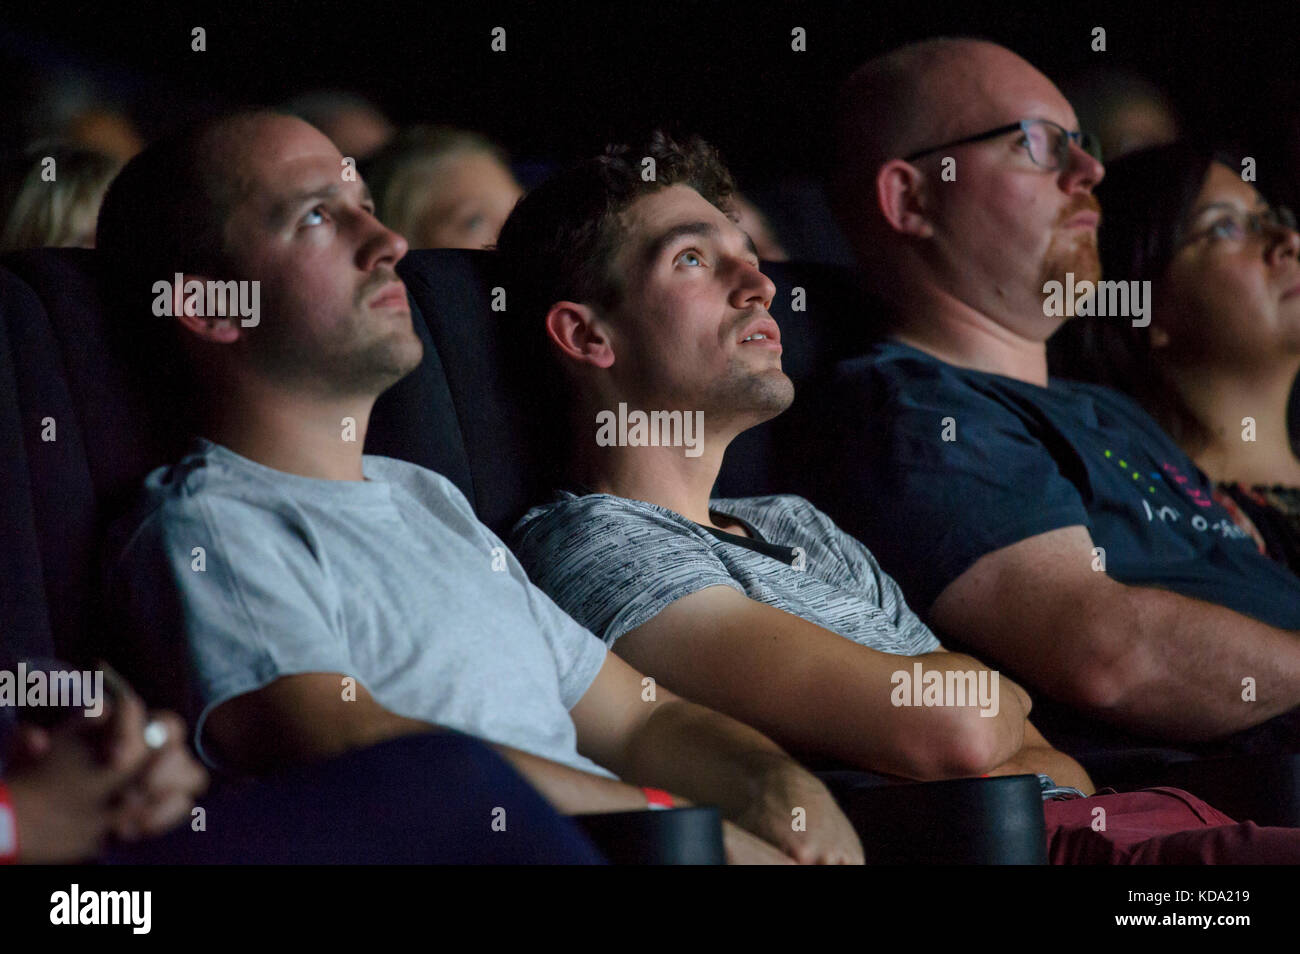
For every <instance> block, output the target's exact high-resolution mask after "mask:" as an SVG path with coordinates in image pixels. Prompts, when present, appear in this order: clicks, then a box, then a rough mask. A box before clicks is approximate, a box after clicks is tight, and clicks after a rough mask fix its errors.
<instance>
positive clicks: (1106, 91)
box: [1061, 67, 1180, 162]
mask: <svg viewBox="0 0 1300 954" xmlns="http://www.w3.org/2000/svg"><path fill="white" fill-rule="evenodd" d="M1061 92H1062V93H1063V94H1064V95H1065V98H1066V99H1068V100H1069V101H1070V103H1071V105H1073V106H1074V111H1075V114H1076V115H1077V116H1078V117H1079V125H1080V126H1081V127H1082V128H1083V129H1090V130H1092V131H1093V132H1094V134H1095V135H1096V136H1097V138H1098V140H1100V142H1101V155H1102V158H1103V159H1105V160H1106V161H1107V162H1112V161H1114V160H1115V159H1118V158H1119V157H1120V156H1123V155H1127V154H1128V153H1130V152H1136V151H1137V150H1139V149H1146V148H1149V147H1151V146H1162V145H1164V144H1165V143H1170V142H1173V141H1174V140H1175V139H1177V138H1178V137H1179V135H1180V132H1179V122H1178V114H1177V113H1176V112H1175V111H1174V107H1173V104H1172V103H1171V102H1170V101H1169V97H1168V96H1167V95H1165V93H1164V91H1163V90H1161V89H1160V87H1158V86H1157V85H1156V84H1155V83H1152V82H1151V81H1150V80H1148V79H1146V78H1145V77H1143V76H1141V75H1139V74H1137V73H1134V72H1132V71H1131V70H1125V69H1116V68H1114V67H1109V68H1099V69H1091V70H1088V71H1086V72H1084V73H1081V74H1079V75H1078V76H1076V77H1074V78H1073V79H1072V80H1070V81H1069V82H1066V83H1063V84H1062V85H1061Z"/></svg>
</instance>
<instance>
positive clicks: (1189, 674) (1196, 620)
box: [1101, 587, 1300, 740]
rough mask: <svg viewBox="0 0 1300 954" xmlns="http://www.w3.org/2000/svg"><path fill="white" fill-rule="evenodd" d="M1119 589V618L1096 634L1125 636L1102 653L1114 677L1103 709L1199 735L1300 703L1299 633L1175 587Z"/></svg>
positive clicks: (1160, 728) (1162, 729)
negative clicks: (1121, 595)
mask: <svg viewBox="0 0 1300 954" xmlns="http://www.w3.org/2000/svg"><path fill="white" fill-rule="evenodd" d="M1124 589H1125V591H1126V593H1125V595H1126V597H1127V599H1126V600H1124V601H1123V603H1122V604H1121V606H1122V608H1123V611H1124V612H1123V617H1124V618H1123V623H1122V624H1120V627H1119V628H1118V629H1117V628H1108V629H1107V630H1106V635H1104V636H1102V637H1101V638H1102V639H1103V640H1108V641H1109V643H1110V645H1112V646H1113V645H1115V642H1116V639H1115V637H1116V635H1117V634H1118V636H1119V639H1122V640H1124V641H1125V642H1126V643H1127V646H1126V647H1117V648H1116V649H1115V650H1112V651H1110V652H1109V653H1106V654H1105V655H1106V656H1107V658H1108V660H1109V664H1110V672H1109V674H1108V675H1109V677H1110V681H1111V686H1112V696H1111V698H1109V699H1106V700H1105V701H1106V702H1108V703H1109V705H1108V706H1106V708H1107V709H1109V711H1108V712H1104V713H1103V714H1104V715H1106V716H1107V717H1109V718H1111V719H1112V720H1114V721H1119V722H1121V723H1124V724H1128V725H1136V726H1141V727H1142V728H1143V729H1145V730H1146V731H1148V732H1150V733H1152V734H1157V735H1163V736H1167V737H1170V738H1180V739H1191V740H1199V739H1208V738H1214V737H1217V736H1222V735H1225V734H1227V733H1230V732H1234V731H1238V730H1240V729H1244V728H1247V727H1249V726H1252V725H1257V724H1258V723H1260V722H1263V721H1265V720H1267V719H1269V718H1272V717H1273V716H1275V715H1278V714H1280V713H1282V712H1286V711H1287V710H1289V709H1291V708H1294V707H1295V706H1296V705H1297V704H1300V638H1298V634H1295V633H1290V632H1287V631H1285V630H1280V629H1276V628H1274V627H1272V626H1268V625H1266V624H1264V623H1260V622H1258V621H1256V620H1253V619H1250V618H1248V617H1246V616H1242V615H1241V614H1239V613H1234V612H1232V611H1231V610H1227V609H1224V608H1223V607H1221V606H1217V605H1214V604H1211V603H1205V602H1202V601H1200V600H1193V599H1190V598H1188V597H1184V596H1180V595H1178V594H1174V593H1168V592H1164V591H1162V590H1154V589H1150V588H1140V587H1125V588H1124ZM1115 615H1116V616H1118V615H1119V614H1115ZM1117 623H1119V620H1117V619H1115V618H1114V617H1112V619H1111V620H1110V621H1109V624H1110V627H1114V626H1115V625H1116V624H1117ZM1114 687H1118V689H1117V691H1116V690H1115V688H1114Z"/></svg>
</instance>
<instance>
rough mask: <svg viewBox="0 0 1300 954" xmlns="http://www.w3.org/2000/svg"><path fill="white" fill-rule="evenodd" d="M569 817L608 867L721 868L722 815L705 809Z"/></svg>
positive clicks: (722, 858)
mask: <svg viewBox="0 0 1300 954" xmlns="http://www.w3.org/2000/svg"><path fill="white" fill-rule="evenodd" d="M572 817H573V820H574V821H575V822H576V823H577V824H578V827H579V828H581V829H582V830H583V831H585V832H586V833H587V836H588V837H589V838H590V839H591V840H592V841H593V842H594V843H595V845H596V847H597V848H599V849H600V851H601V853H602V854H604V855H605V857H606V858H608V859H609V861H610V863H611V864H616V865H721V864H726V860H727V858H726V852H725V850H724V849H723V846H722V817H721V816H720V815H719V814H718V810H717V809H716V808H714V807H712V806H709V805H697V806H692V807H690V808H667V809H662V810H659V811H635V812H608V813H602V814H598V815H574V816H572Z"/></svg>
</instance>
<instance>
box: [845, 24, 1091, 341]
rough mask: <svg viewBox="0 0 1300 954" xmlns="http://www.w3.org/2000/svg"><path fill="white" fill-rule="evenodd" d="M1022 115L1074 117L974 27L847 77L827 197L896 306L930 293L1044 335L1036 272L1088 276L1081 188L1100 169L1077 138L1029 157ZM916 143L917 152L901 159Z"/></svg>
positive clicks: (1047, 278) (1047, 119) (1087, 216)
mask: <svg viewBox="0 0 1300 954" xmlns="http://www.w3.org/2000/svg"><path fill="white" fill-rule="evenodd" d="M1024 121H1031V122H1037V123H1045V124H1051V126H1052V127H1055V128H1056V129H1058V130H1063V131H1064V132H1065V133H1070V134H1076V133H1077V130H1078V120H1077V117H1076V116H1075V113H1074V109H1073V107H1071V106H1070V103H1069V101H1068V100H1067V99H1066V98H1065V97H1064V96H1063V95H1061V91H1060V90H1058V89H1057V88H1056V86H1055V85H1054V84H1053V83H1052V81H1051V80H1050V79H1048V78H1047V77H1046V76H1044V75H1043V74H1042V73H1041V72H1040V71H1039V70H1037V69H1035V68H1034V67H1033V65H1031V64H1030V63H1028V62H1026V61H1025V60H1024V59H1023V58H1022V57H1019V56H1017V55H1016V54H1015V53H1013V52H1011V51H1010V50H1008V49H1006V48H1004V47H1001V46H998V45H997V44H995V43H990V42H987V41H985V40H974V39H952V38H939V39H932V40H925V41H923V42H920V43H913V44H910V45H908V46H904V47H901V48H900V49H897V50H894V51H892V52H890V53H887V54H885V55H884V56H881V57H879V58H877V59H875V60H872V61H870V62H869V63H867V64H865V65H864V66H862V67H861V68H860V69H859V70H858V71H857V72H856V73H854V74H853V76H852V77H850V79H849V80H848V82H847V83H846V84H845V86H844V90H843V92H842V94H841V98H840V111H839V121H838V126H837V143H836V156H835V171H834V175H833V178H832V182H831V187H832V197H833V200H834V201H833V205H834V208H835V212H836V215H837V216H838V217H839V219H840V224H841V226H842V227H843V230H844V233H845V235H846V236H847V237H848V238H849V240H850V242H851V243H852V245H853V248H854V252H855V253H856V255H857V258H858V261H859V263H860V264H861V265H862V267H863V268H864V269H865V271H866V273H867V276H868V278H869V279H870V280H871V281H873V282H874V283H875V287H876V289H877V291H878V292H879V293H880V294H882V295H883V296H884V297H886V298H889V299H891V300H893V302H894V304H895V305H896V306H902V307H900V308H899V309H898V310H899V311H900V312H901V311H905V310H909V309H914V308H915V306H916V303H917V301H918V299H923V300H926V301H930V302H942V303H944V304H943V306H942V307H941V308H940V309H939V310H940V311H942V310H944V309H946V308H949V307H952V308H957V309H961V308H965V309H967V310H968V311H972V312H974V313H978V314H982V315H985V316H991V317H992V319H993V320H994V321H995V322H996V323H997V324H1000V325H1002V326H1003V327H1004V328H1005V329H1007V330H1010V331H1011V332H1012V333H1014V334H1015V335H1018V336H1020V337H1023V338H1029V339H1035V340H1038V339H1042V340H1045V338H1046V336H1047V335H1049V334H1050V333H1051V331H1052V330H1054V325H1053V324H1052V323H1051V322H1048V321H1045V320H1044V318H1045V312H1044V305H1043V301H1044V294H1045V288H1046V287H1047V283H1048V282H1052V281H1064V280H1065V279H1066V277H1067V275H1073V276H1074V278H1075V279H1078V280H1084V281H1095V280H1096V279H1097V277H1098V274H1099V272H1100V264H1099V262H1098V258H1097V247H1096V229H1097V222H1098V214H1097V210H1098V206H1097V201H1096V199H1095V198H1093V196H1092V195H1091V191H1092V187H1093V186H1094V185H1096V184H1097V183H1098V182H1100V181H1101V178H1102V176H1103V175H1104V169H1103V167H1102V165H1101V163H1100V162H1098V161H1097V159H1096V158H1094V157H1093V156H1091V155H1089V154H1088V153H1087V152H1086V151H1085V150H1084V149H1083V148H1082V147H1081V142H1080V141H1079V140H1078V139H1077V138H1073V139H1070V140H1066V139H1062V138H1057V139H1056V140H1055V142H1056V143H1057V144H1058V145H1059V146H1063V148H1062V149H1058V148H1057V146H1053V149H1054V150H1056V151H1054V152H1053V153H1052V154H1051V155H1050V156H1047V157H1039V158H1035V157H1034V155H1033V153H1032V151H1031V149H1030V140H1029V137H1028V135H1027V134H1026V133H1025V132H1024V131H1022V130H1021V129H1020V128H1019V127H1018V125H1017V124H1018V123H1020V122H1024ZM1040 128H1042V127H1040ZM997 130H1004V132H999V133H998V134H997V135H993V136H989V135H986V134H987V133H989V132H990V131H997ZM1058 136H1059V134H1058ZM971 137H982V138H976V139H972V138H971ZM940 147H942V148H940ZM916 153H925V155H919V156H917V158H916V159H914V160H909V159H907V157H908V156H910V155H913V154H916ZM1058 321H1059V319H1058Z"/></svg>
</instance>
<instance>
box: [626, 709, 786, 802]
mask: <svg viewBox="0 0 1300 954" xmlns="http://www.w3.org/2000/svg"><path fill="white" fill-rule="evenodd" d="M625 758H626V764H624V765H620V766H616V767H614V768H615V770H616V771H618V773H619V775H621V776H622V777H623V778H625V779H627V780H628V781H631V782H637V783H638V784H655V785H657V786H658V787H661V788H663V787H667V788H669V789H670V790H671V791H674V792H681V793H682V794H683V795H686V796H688V797H689V798H691V799H692V800H694V801H695V802H697V803H701V804H710V805H717V806H718V807H719V808H720V809H721V810H722V813H723V814H724V815H725V816H726V817H728V818H732V819H736V818H740V817H741V816H742V815H744V814H745V813H746V812H747V811H750V810H751V809H752V807H753V803H754V801H755V799H756V798H758V797H759V796H760V795H761V794H762V793H763V792H764V790H765V789H766V788H767V787H768V784H769V782H770V780H771V779H772V777H773V775H774V773H782V772H789V771H791V770H795V769H797V768H798V766H797V763H796V762H795V761H794V760H793V759H791V758H790V756H788V755H786V754H785V753H784V752H783V751H781V749H780V748H778V747H777V746H776V745H775V744H774V743H773V742H771V741H770V740H768V739H767V738H766V737H764V736H763V735H761V734H760V733H758V732H757V731H755V730H753V729H751V728H749V727H748V726H746V725H743V724H742V723H739V722H736V721H734V720H732V719H728V718H725V717H723V716H719V715H718V714H717V713H714V712H711V711H709V710H708V709H705V708H703V707H702V706H697V705H695V704H694V703H690V702H686V701H684V700H674V701H672V702H669V703H665V704H663V705H660V706H658V707H656V709H655V711H654V712H653V713H652V714H651V716H650V717H649V718H648V719H647V720H646V721H645V723H644V724H643V725H642V726H641V728H640V729H639V730H638V731H637V732H636V734H635V736H634V737H633V738H632V739H631V740H630V742H629V744H628V746H627V748H626V750H625ZM651 780H653V782H652V781H651Z"/></svg>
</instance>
